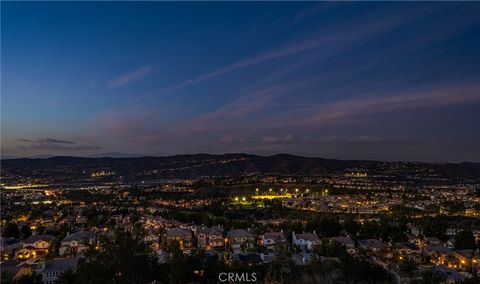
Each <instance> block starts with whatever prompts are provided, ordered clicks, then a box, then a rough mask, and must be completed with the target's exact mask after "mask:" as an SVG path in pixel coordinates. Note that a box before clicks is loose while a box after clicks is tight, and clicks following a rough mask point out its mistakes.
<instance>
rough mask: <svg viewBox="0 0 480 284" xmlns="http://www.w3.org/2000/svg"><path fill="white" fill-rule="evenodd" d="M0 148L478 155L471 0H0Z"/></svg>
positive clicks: (479, 104)
mask: <svg viewBox="0 0 480 284" xmlns="http://www.w3.org/2000/svg"><path fill="white" fill-rule="evenodd" d="M1 6H2V7H1V8H2V9H1V16H2V19H1V21H2V23H1V24H2V27H1V67H2V68H1V71H2V72H1V79H2V82H1V91H2V94H1V95H2V97H1V125H2V129H1V134H2V135H1V142H2V145H1V147H2V148H1V152H2V156H4V157H5V156H17V157H19V156H33V155H40V154H51V155H72V156H91V155H95V154H99V153H113V152H117V153H130V154H148V155H173V154H184V153H199V152H202V153H236V152H246V153H254V154H262V155H269V154H276V153H291V154H297V155H305V156H319V157H326V158H340V159H375V160H422V161H480V16H479V15H480V3H479V2H477V3H475V2H464V3H441V2H435V3H425V2H422V3H418V2H417V3H398V2H392V3H331V2H323V3H313V2H307V3H286V2H279V3H272V2H270V3H265V2H263V3H161V2H144V3H131V2H129V3H125V2H116V3H108V2H102V3H93V2H76V3H68V2H62V3H54V2H49V3H34V2H2V3H1Z"/></svg>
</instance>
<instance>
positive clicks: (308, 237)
mask: <svg viewBox="0 0 480 284" xmlns="http://www.w3.org/2000/svg"><path fill="white" fill-rule="evenodd" d="M292 242H293V245H295V246H297V247H299V248H300V249H302V250H305V249H306V250H309V251H311V250H312V249H313V247H314V246H315V245H317V244H319V243H320V238H319V237H318V236H317V234H315V233H303V234H295V232H292Z"/></svg>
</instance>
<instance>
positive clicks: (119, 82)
mask: <svg viewBox="0 0 480 284" xmlns="http://www.w3.org/2000/svg"><path fill="white" fill-rule="evenodd" d="M151 72H152V67H151V66H149V65H147V66H143V67H140V68H137V69H135V70H132V71H130V72H128V73H125V74H123V75H121V76H119V77H117V78H115V79H113V80H110V81H109V82H108V84H107V85H108V87H110V88H117V87H125V86H127V85H130V84H131V83H133V82H135V81H138V80H140V79H142V78H144V77H146V76H148V75H149V74H150V73H151Z"/></svg>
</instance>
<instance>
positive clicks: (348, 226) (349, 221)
mask: <svg viewBox="0 0 480 284" xmlns="http://www.w3.org/2000/svg"><path fill="white" fill-rule="evenodd" d="M343 227H344V228H345V231H347V233H349V234H350V236H352V237H355V236H356V235H357V234H358V232H359V231H360V225H359V224H358V223H357V222H356V221H355V219H354V218H353V217H347V218H346V219H345V221H344V222H343Z"/></svg>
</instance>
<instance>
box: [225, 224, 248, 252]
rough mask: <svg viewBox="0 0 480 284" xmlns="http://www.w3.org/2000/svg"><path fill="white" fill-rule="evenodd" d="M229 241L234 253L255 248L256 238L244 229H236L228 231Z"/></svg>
mask: <svg viewBox="0 0 480 284" xmlns="http://www.w3.org/2000/svg"><path fill="white" fill-rule="evenodd" d="M227 236H228V243H229V245H230V248H231V249H232V251H233V252H234V253H241V252H246V251H248V250H251V249H252V248H253V245H254V242H255V238H254V237H253V234H252V233H250V232H249V231H247V230H244V229H235V230H231V231H228V232H227Z"/></svg>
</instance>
